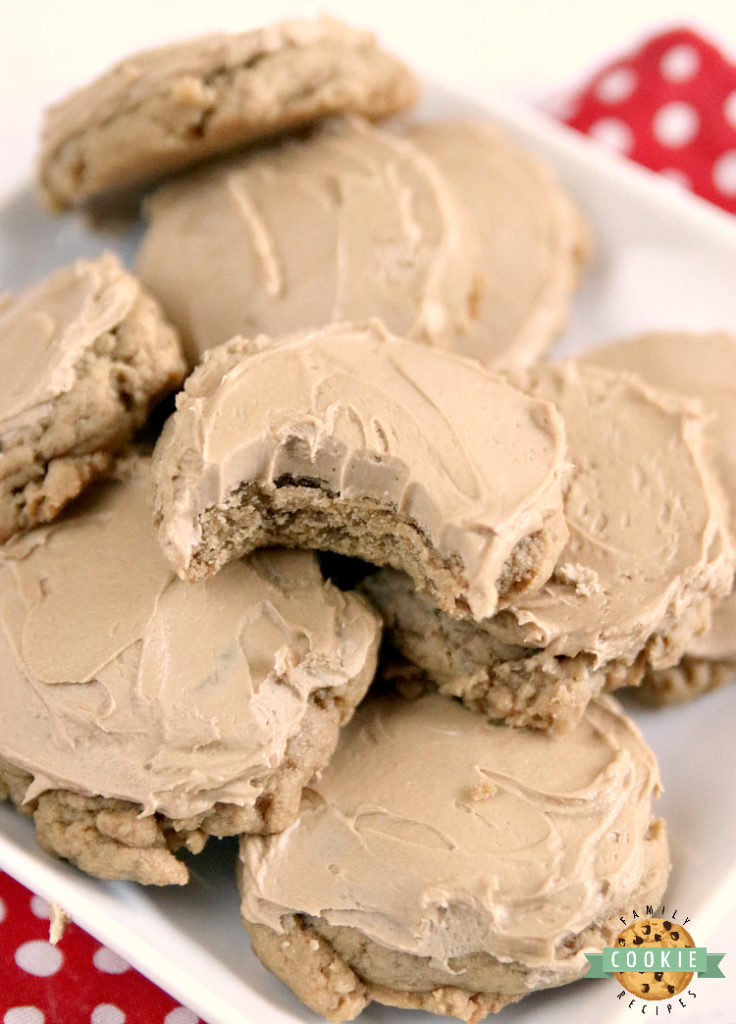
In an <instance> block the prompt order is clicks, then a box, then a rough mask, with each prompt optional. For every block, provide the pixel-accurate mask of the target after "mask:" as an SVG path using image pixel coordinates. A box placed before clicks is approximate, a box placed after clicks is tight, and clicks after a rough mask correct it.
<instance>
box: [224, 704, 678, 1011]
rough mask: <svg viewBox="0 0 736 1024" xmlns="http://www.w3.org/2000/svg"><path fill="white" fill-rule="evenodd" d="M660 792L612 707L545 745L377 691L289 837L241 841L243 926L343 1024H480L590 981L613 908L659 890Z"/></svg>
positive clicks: (543, 738)
mask: <svg viewBox="0 0 736 1024" xmlns="http://www.w3.org/2000/svg"><path fill="white" fill-rule="evenodd" d="M624 766H626V769H625V770H623V767H624ZM428 780H429V782H430V784H428ZM658 790H659V783H658V777H657V767H656V762H655V759H654V755H653V754H652V753H651V751H650V750H649V749H648V748H647V747H646V745H645V743H644V742H643V740H642V738H641V735H640V734H639V732H638V730H637V729H636V727H635V726H634V725H633V723H632V722H631V721H630V720H629V719H627V718H626V717H625V716H624V715H623V714H622V713H621V711H620V710H619V708H618V707H617V705H616V704H615V703H614V702H613V701H612V700H611V699H610V698H603V699H601V700H600V701H594V702H593V703H591V704H590V705H589V707H588V709H587V710H586V712H585V714H584V716H583V718H582V719H581V721H580V723H579V725H578V727H577V729H576V730H575V732H574V733H572V734H571V735H570V736H565V737H562V736H555V737H550V736H547V735H545V734H543V733H539V732H533V731H530V730H525V729H507V728H505V727H503V726H496V725H492V724H490V723H489V722H487V721H486V720H485V719H483V718H481V717H480V716H478V715H474V714H472V713H471V712H469V711H467V710H465V709H464V708H463V707H462V706H461V705H460V704H459V703H458V702H456V701H453V700H449V699H448V698H446V697H443V696H441V695H439V694H430V695H426V696H423V697H420V698H418V699H417V700H414V701H405V700H402V699H401V698H397V697H390V696H388V697H378V696H372V697H369V698H368V700H367V701H365V702H364V703H363V704H362V705H361V707H360V708H359V709H358V710H357V712H356V714H355V716H354V718H353V720H352V722H351V723H350V724H349V725H348V726H347V728H346V729H345V730H344V732H343V734H342V736H341V738H340V742H339V744H338V748H337V750H336V752H335V756H334V757H333V759H332V761H331V762H330V764H329V765H328V766H327V767H326V768H325V769H324V771H323V772H321V773H320V775H319V777H318V778H317V779H315V780H314V782H313V783H312V784H310V786H309V787H308V788H307V789H306V790H305V792H304V797H303V799H302V806H301V811H300V814H299V818H298V820H297V821H296V822H295V823H294V825H293V826H291V828H289V829H288V830H286V831H285V832H283V833H281V834H280V835H278V836H266V837H256V836H246V837H243V839H242V840H241V848H240V863H239V883H240V889H241V914H242V918H243V923H244V925H245V927H246V929H247V930H248V932H249V933H250V936H251V940H252V943H253V948H254V950H255V952H256V954H257V955H258V956H259V957H260V958H261V960H262V961H263V962H264V964H265V965H266V966H267V967H268V968H269V969H270V970H272V971H274V972H275V973H276V974H277V975H278V976H279V977H280V978H281V979H282V980H283V981H285V982H286V984H287V985H289V986H290V987H291V988H293V990H294V991H295V992H296V994H297V995H298V996H299V998H300V999H302V1000H303V1001H304V1002H306V1003H307V1005H308V1006H310V1007H311V1008H312V1009H313V1010H316V1011H317V1012H318V1013H322V1014H324V1015H325V1016H326V1017H328V1018H329V1019H330V1020H333V1021H342V1020H350V1019H352V1018H353V1017H355V1016H357V1014H358V1013H360V1011H361V1010H362V1009H363V1008H364V1007H365V1006H367V1005H368V1003H370V1002H371V1000H375V1001H377V1002H381V1003H386V1004H388V1005H394V1006H405V1007H414V1008H417V1009H425V1010H429V1011H431V1012H434V1013H441V1014H451V1015H454V1016H457V1017H459V1018H460V1019H462V1020H466V1021H469V1022H476V1021H479V1020H481V1019H482V1018H483V1017H484V1016H485V1015H486V1014H487V1013H488V1012H491V1011H496V1010H499V1009H501V1008H502V1007H503V1006H504V1005H506V1004H508V1003H513V1002H516V1001H517V1000H518V999H520V998H522V996H524V995H526V994H528V993H529V992H532V991H534V990H536V989H541V988H549V987H554V986H557V985H562V984H566V983H568V982H571V981H574V980H576V979H577V978H580V977H582V976H583V975H584V974H585V973H586V972H587V970H588V967H589V964H588V961H587V960H586V958H585V952H590V950H591V949H595V948H598V949H600V948H602V947H603V946H605V945H610V944H611V943H612V942H613V940H614V938H615V936H616V934H617V932H618V930H619V929H620V923H619V922H618V915H619V914H620V913H631V908H632V907H639V908H640V909H642V910H643V908H644V906H645V905H646V903H647V902H649V903H653V902H656V900H657V899H658V898H659V897H660V896H661V894H662V892H663V889H664V886H665V883H666V879H667V874H668V870H669V865H668V854H667V842H666V836H665V831H664V827H663V824H662V822H661V821H656V820H653V818H652V799H653V797H654V796H655V795H656V794H657V793H658Z"/></svg>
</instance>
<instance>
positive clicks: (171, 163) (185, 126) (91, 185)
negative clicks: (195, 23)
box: [38, 17, 417, 209]
mask: <svg viewBox="0 0 736 1024" xmlns="http://www.w3.org/2000/svg"><path fill="white" fill-rule="evenodd" d="M416 95H417V86H416V82H415V80H414V77H413V76H412V74H411V73H410V72H409V71H408V70H407V68H405V67H404V65H403V64H402V63H401V62H400V61H398V60H396V58H395V57H392V56H390V55H389V54H387V53H385V52H384V51H383V50H381V49H380V48H379V47H378V46H377V44H376V41H375V38H374V37H373V36H372V35H371V34H370V33H369V32H364V31H361V30H359V29H355V28H352V27H351V26H349V25H346V24H344V23H343V22H340V21H337V20H335V19H333V18H327V17H322V18H318V19H316V20H314V21H309V20H292V21H282V22H278V23H276V24H274V25H269V26H267V27H266V28H260V29H255V30H252V31H249V32H242V33H240V34H237V35H227V34H225V33H220V34H217V35H211V36H206V37H204V38H202V39H195V40H187V41H185V42H178V43H174V44H172V45H169V46H163V47H160V48H157V49H152V50H147V51H144V52H142V53H139V54H134V55H132V56H130V57H128V58H127V59H126V60H123V61H121V63H119V64H117V65H116V66H115V67H113V68H112V69H111V70H110V71H108V72H106V73H105V74H104V75H102V76H101V77H100V78H97V79H96V80H95V81H93V82H91V83H90V84H89V85H87V86H85V87H84V88H81V89H79V90H78V91H77V92H75V93H73V94H72V95H71V96H69V97H67V98H66V99H65V100H63V101H62V102H60V103H58V104H57V105H56V106H54V107H51V108H50V109H49V110H48V111H47V113H46V118H45V121H44V125H43V132H42V140H41V156H40V163H39V173H38V178H39V190H40V194H41V197H42V199H43V201H44V202H45V204H46V205H47V206H49V207H51V208H54V209H64V208H65V207H68V206H72V205H74V204H76V203H79V202H83V201H86V200H89V199H91V198H95V197H98V196H101V195H102V196H104V195H107V194H109V193H115V192H120V191H127V190H130V189H133V188H137V187H140V186H142V185H145V184H149V183H150V182H152V181H154V180H156V179H159V178H161V177H163V176H164V175H167V174H170V173H171V172H173V171H178V170H181V169H183V168H185V167H189V166H191V165H192V164H195V163H199V162H200V161H202V160H204V159H206V158H208V157H212V156H214V155H216V154H218V153H222V152H227V151H228V150H232V149H235V148H236V147H238V146H243V145H245V144H247V143H250V142H254V141H257V140H259V139H263V138H266V137H268V136H270V135H274V134H276V133H278V132H281V131H284V130H286V129H294V128H299V127H301V126H304V125H307V124H310V123H312V122H314V121H316V120H318V119H319V118H321V117H324V116H326V115H328V114H339V113H348V112H352V113H359V114H362V115H364V116H365V117H367V118H370V119H371V120H374V119H378V118H381V117H386V116H387V115H388V114H392V113H394V112H395V111H397V110H400V109H402V108H403V107H406V106H408V105H409V104H410V103H412V102H414V100H415V99H416Z"/></svg>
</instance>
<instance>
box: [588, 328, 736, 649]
mask: <svg viewBox="0 0 736 1024" xmlns="http://www.w3.org/2000/svg"><path fill="white" fill-rule="evenodd" d="M585 362H587V363H594V364H596V365H598V366H609V367H611V368H613V369H617V370H631V371H632V372H633V373H636V374H638V375H639V376H641V377H642V378H643V379H644V380H645V381H647V382H648V383H649V384H651V385H652V386H653V387H657V388H666V389H667V390H669V391H675V392H678V393H679V394H683V395H687V396H688V397H691V398H699V399H701V400H702V402H703V405H704V406H705V408H706V409H707V410H709V411H711V412H712V413H714V415H712V416H710V417H709V418H708V420H707V422H706V424H705V451H706V455H707V456H708V458H709V459H710V460H711V461H712V463H713V466H714V467H715V470H716V473H717V475H718V480H719V482H720V484H721V486H722V488H723V490H724V493H725V495H726V498H727V499H728V504H729V513H730V514H729V522H730V528H731V534H732V536H736V335H733V334H725V333H723V334H693V333H688V332H685V331H683V332H680V333H677V332H674V331H666V332H665V331H663V332H661V333H656V334H646V335H642V336H641V337H638V338H632V339H630V340H628V341H620V342H616V343H614V344H612V345H607V346H605V347H604V348H599V349H593V350H592V351H591V352H589V353H586V356H585ZM688 653H689V654H694V655H696V656H698V657H702V658H736V593H731V594H729V596H728V597H725V598H724V599H723V600H722V601H720V602H719V603H718V605H717V607H716V608H715V609H714V613H713V623H712V625H711V628H710V629H709V630H708V632H707V633H705V634H704V635H703V636H702V637H696V638H695V640H694V641H693V643H692V645H691V646H690V647H689V648H688Z"/></svg>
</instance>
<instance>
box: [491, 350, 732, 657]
mask: <svg viewBox="0 0 736 1024" xmlns="http://www.w3.org/2000/svg"><path fill="white" fill-rule="evenodd" d="M513 379H514V381H515V383H516V384H517V385H519V386H521V387H523V388H524V390H526V391H528V393H529V394H530V395H533V396H535V397H537V398H541V399H545V400H547V401H551V402H554V404H555V406H556V408H557V409H558V410H559V412H560V413H561V415H562V417H563V420H564V422H565V429H566V435H567V445H568V456H569V458H570V461H571V463H572V470H571V473H570V476H569V478H568V483H567V490H566V493H565V516H566V519H567V524H568V527H569V530H570V538H569V540H568V542H567V545H566V546H565V549H564V550H563V552H562V554H561V555H560V558H559V561H558V563H557V566H556V567H555V572H554V574H553V576H552V578H551V579H550V580H549V581H548V582H547V583H546V584H545V586H544V588H543V589H541V590H539V591H538V592H536V593H534V594H530V595H528V596H525V597H524V599H523V600H522V601H519V602H517V603H515V604H514V605H513V606H512V607H510V608H509V609H508V611H506V612H504V615H503V616H502V617H499V619H497V621H496V622H495V623H494V624H493V625H492V626H491V628H492V629H493V630H494V632H495V633H496V635H497V636H498V637H499V638H500V639H503V640H505V641H506V642H515V643H522V644H524V645H525V646H534V647H540V648H542V647H543V648H545V649H546V650H547V651H549V652H550V653H551V654H554V655H563V656H565V657H574V656H575V655H577V654H579V653H581V652H588V653H589V654H592V655H593V656H594V657H595V659H596V662H597V663H598V664H602V663H604V662H609V661H613V660H617V659H618V660H623V661H625V662H632V661H633V659H634V658H636V657H637V656H638V655H639V654H640V652H641V651H642V650H644V651H645V653H646V659H647V662H648V664H650V665H651V666H652V667H653V668H669V667H670V666H671V665H673V664H676V663H677V661H678V660H679V658H680V657H681V655H682V653H683V652H684V651H685V650H686V649H687V647H688V645H689V644H690V643H691V642H692V640H693V637H694V636H696V635H697V634H698V632H700V631H701V630H702V628H703V626H704V624H707V623H708V621H709V618H710V614H711V608H712V605H713V603H714V601H716V600H717V599H718V598H721V597H723V596H724V595H725V594H726V593H727V592H728V591H729V590H730V589H731V581H732V579H733V568H734V549H733V546H732V544H731V541H730V537H729V531H728V521H727V520H728V516H727V510H726V507H725V502H724V498H723V493H722V491H721V489H720V487H719V486H718V482H717V480H716V479H715V477H714V475H713V473H712V470H711V467H710V465H709V460H708V457H707V451H706V445H707V438H706V433H705V430H706V425H707V416H706V415H705V414H704V413H703V411H702V409H701V407H700V406H698V405H697V404H693V403H690V402H688V401H686V400H685V399H684V398H681V397H680V396H677V395H674V394H672V393H671V392H668V391H659V390H656V389H654V388H651V387H649V386H648V385H646V384H645V383H643V382H642V381H641V380H640V379H639V378H638V377H635V376H634V375H632V374H629V373H625V372H623V371H614V370H608V369H605V368H603V367H597V366H590V365H587V364H584V363H581V362H576V361H575V360H570V361H568V362H565V363H560V364H558V365H554V366H553V365H547V366H539V367H537V368H533V369H530V370H527V371H525V372H523V373H520V374H518V375H516V376H515V377H514V378H513Z"/></svg>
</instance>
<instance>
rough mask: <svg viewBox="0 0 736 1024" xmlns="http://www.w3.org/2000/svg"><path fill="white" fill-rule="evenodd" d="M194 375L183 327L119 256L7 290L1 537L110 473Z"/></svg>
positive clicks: (2, 347) (0, 307) (1, 325)
mask: <svg viewBox="0 0 736 1024" xmlns="http://www.w3.org/2000/svg"><path fill="white" fill-rule="evenodd" d="M185 373H186V367H185V363H184V358H183V355H182V349H181V344H180V342H179V338H178V335H177V333H176V331H175V330H174V328H173V327H171V325H170V324H169V323H168V322H167V321H166V320H165V319H164V317H163V314H162V312H161V310H160V308H159V306H158V304H157V303H156V302H155V300H154V299H152V298H151V297H150V296H149V295H147V294H146V293H145V292H144V291H143V289H142V288H141V286H140V284H139V282H138V281H137V280H136V278H135V277H133V276H132V275H131V274H129V273H127V271H125V270H124V269H123V267H122V266H121V264H120V263H119V261H118V259H117V257H116V256H114V255H113V254H112V253H105V254H104V255H102V256H101V257H100V258H99V259H97V260H93V261H84V260H80V261H78V262H76V263H74V264H72V265H71V266H68V267H65V268H63V269H61V270H58V271H57V272H56V273H54V274H52V275H51V276H50V277H48V278H46V279H45V280H44V281H41V282H39V283H38V284H35V285H31V286H29V287H27V288H24V289H23V290H22V291H18V292H13V293H7V294H5V295H4V296H2V297H1V298H0V541H4V540H7V538H8V537H10V536H11V535H12V534H14V533H16V532H18V531H19V530H26V529H28V528H29V527H31V526H34V525H35V524H36V523H41V522H46V521H48V520H50V519H53V518H54V517H55V516H56V515H58V513H59V512H60V511H61V509H63V508H64V506H65V505H66V504H67V503H68V502H69V501H71V499H72V498H75V497H76V496H77V495H78V494H79V493H80V492H81V491H82V490H83V489H84V488H85V487H86V486H87V484H88V483H89V482H90V481H92V480H94V479H95V478H96V477H99V476H101V475H103V474H105V473H107V472H109V471H110V470H111V469H112V467H113V466H114V463H115V458H116V455H117V454H118V453H119V452H120V451H121V449H122V448H123V447H124V446H125V444H126V442H127V441H128V440H129V439H130V437H131V435H132V434H133V432H134V431H135V430H136V429H137V428H139V427H141V426H142V425H143V424H144V423H145V421H146V419H147V418H148V415H149V412H150V410H151V408H152V407H153V405H154V404H155V403H156V402H157V401H158V400H159V399H161V398H163V397H164V396H165V395H166V394H167V393H168V392H170V391H173V390H174V389H175V388H176V387H178V385H179V384H180V383H181V381H182V380H183V378H184V376H185Z"/></svg>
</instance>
